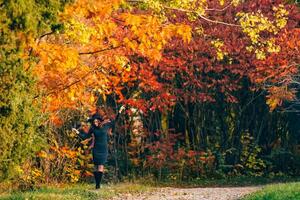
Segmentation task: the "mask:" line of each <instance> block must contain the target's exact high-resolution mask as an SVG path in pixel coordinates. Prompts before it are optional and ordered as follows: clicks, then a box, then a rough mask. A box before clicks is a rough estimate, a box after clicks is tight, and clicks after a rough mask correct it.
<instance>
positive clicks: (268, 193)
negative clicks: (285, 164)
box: [243, 182, 300, 200]
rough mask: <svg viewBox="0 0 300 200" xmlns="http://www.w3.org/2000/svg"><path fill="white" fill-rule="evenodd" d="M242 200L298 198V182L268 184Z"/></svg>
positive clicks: (286, 199)
mask: <svg viewBox="0 0 300 200" xmlns="http://www.w3.org/2000/svg"><path fill="white" fill-rule="evenodd" d="M243 200H300V182H297V183H296V182H295V183H285V184H273V185H268V186H266V187H264V188H263V189H262V190H260V191H258V192H255V193H253V194H250V195H249V196H247V197H245V198H244V199H243Z"/></svg>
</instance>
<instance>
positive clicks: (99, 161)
mask: <svg viewBox="0 0 300 200" xmlns="http://www.w3.org/2000/svg"><path fill="white" fill-rule="evenodd" d="M112 127H113V122H108V123H106V124H104V125H103V126H102V127H95V126H93V127H92V128H91V130H90V131H89V133H90V134H93V135H94V147H93V150H92V153H93V162H94V164H95V165H103V164H105V163H106V161H107V155H108V130H109V129H110V128H112Z"/></svg>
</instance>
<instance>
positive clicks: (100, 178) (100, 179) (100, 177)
mask: <svg viewBox="0 0 300 200" xmlns="http://www.w3.org/2000/svg"><path fill="white" fill-rule="evenodd" d="M102 177H103V172H99V186H100V187H101V181H102Z"/></svg>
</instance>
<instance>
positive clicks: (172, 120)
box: [0, 0, 300, 188]
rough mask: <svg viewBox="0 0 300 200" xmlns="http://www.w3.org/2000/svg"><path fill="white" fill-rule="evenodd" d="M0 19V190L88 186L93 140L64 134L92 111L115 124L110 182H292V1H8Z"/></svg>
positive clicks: (295, 82) (296, 146)
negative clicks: (247, 179)
mask: <svg viewBox="0 0 300 200" xmlns="http://www.w3.org/2000/svg"><path fill="white" fill-rule="evenodd" d="M0 10H1V12H0V15H1V17H0V19H1V25H0V27H1V29H0V74H1V75H0V83H1V84H0V113H1V115H0V181H1V184H3V185H7V187H13V186H14V187H16V186H17V187H20V188H34V187H36V186H38V185H40V184H45V183H51V182H78V181H84V180H86V179H88V177H90V176H91V175H92V173H91V172H92V165H91V155H90V152H89V150H88V149H87V141H82V139H81V138H80V137H79V136H78V135H77V134H76V133H75V132H73V131H72V128H74V127H77V126H78V124H79V123H80V122H85V121H86V119H87V117H89V116H90V115H91V114H92V113H93V112H95V110H94V109H95V107H96V106H102V107H104V109H105V110H106V112H107V113H109V116H111V117H115V116H117V115H118V118H117V121H116V127H115V128H114V130H113V136H112V137H111V138H110V157H109V162H108V170H109V173H108V175H107V177H106V180H115V181H116V180H122V179H126V178H129V179H135V178H141V177H144V178H145V177H146V178H149V177H150V178H151V179H156V180H169V181H191V180H194V179H197V178H208V177H210V178H222V177H229V176H244V175H245V176H255V177H261V176H266V177H273V176H282V175H285V176H295V175H299V173H300V133H299V128H300V127H299V126H300V118H299V115H298V112H299V101H298V98H299V94H298V87H299V72H298V67H299V59H300V54H299V53H300V52H299V46H300V37H299V33H300V30H299V19H300V14H299V7H297V4H296V2H294V1H284V0H276V1H271V0H251V1H250V0H232V1H230V0H210V1H208V0H198V1H188V0H171V1H164V0H144V1H142V0H128V1H123V0H98V1H93V0H77V1H69V0H26V1H25V0H16V1H0ZM121 108H122V109H121ZM120 110H122V112H119V111H120ZM118 113H119V114H118ZM82 131H86V130H85V129H82Z"/></svg>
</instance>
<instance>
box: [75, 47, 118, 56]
mask: <svg viewBox="0 0 300 200" xmlns="http://www.w3.org/2000/svg"><path fill="white" fill-rule="evenodd" d="M122 46H123V45H120V46H116V47H109V48H106V49H100V50H97V51H88V52H79V53H78V54H79V55H89V54H96V53H101V52H104V51H110V50H113V49H117V48H120V47H122Z"/></svg>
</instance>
